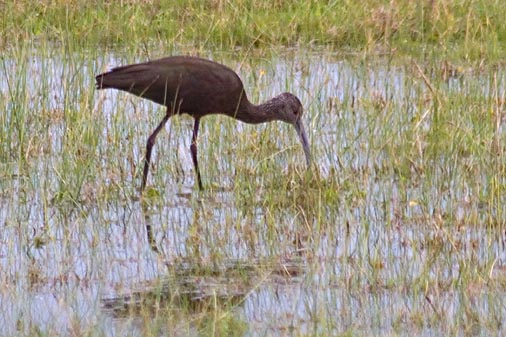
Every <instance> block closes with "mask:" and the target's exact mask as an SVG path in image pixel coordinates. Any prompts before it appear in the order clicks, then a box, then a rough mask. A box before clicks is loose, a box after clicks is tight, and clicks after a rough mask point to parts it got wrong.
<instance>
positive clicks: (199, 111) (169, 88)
mask: <svg viewBox="0 0 506 337" xmlns="http://www.w3.org/2000/svg"><path fill="white" fill-rule="evenodd" d="M97 85H98V86H99V87H100V88H101V89H106V88H114V89H119V90H123V91H126V92H129V93H132V94H134V95H137V96H139V97H143V98H146V99H149V100H151V101H153V102H155V103H158V104H161V105H164V106H166V107H168V108H170V112H171V113H172V114H174V113H176V114H177V113H187V114H190V115H191V116H193V117H196V118H200V117H202V116H204V115H208V114H213V113H220V114H225V115H229V116H234V115H235V112H236V111H237V110H238V108H239V107H240V105H241V104H244V102H246V101H247V99H246V94H245V93H244V88H243V85H242V82H241V79H240V78H239V76H237V74H236V73H235V72H233V71H232V70H231V69H230V68H228V67H226V66H224V65H222V64H219V63H216V62H212V61H209V60H205V59H200V58H195V57H187V56H173V57H166V58H163V59H159V60H155V61H151V62H146V63H140V64H133V65H128V66H123V67H117V68H114V69H112V70H111V71H110V72H108V73H105V74H102V75H99V77H97ZM154 88H157V90H152V89H154ZM174 102H175V104H174Z"/></svg>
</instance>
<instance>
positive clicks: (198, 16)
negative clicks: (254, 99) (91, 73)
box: [0, 0, 506, 61]
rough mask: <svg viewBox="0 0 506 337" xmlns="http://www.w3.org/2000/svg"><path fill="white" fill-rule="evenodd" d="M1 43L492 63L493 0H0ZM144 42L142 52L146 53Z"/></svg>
mask: <svg viewBox="0 0 506 337" xmlns="http://www.w3.org/2000/svg"><path fill="white" fill-rule="evenodd" d="M0 9H1V12H2V13H3V14H2V20H0V32H1V34H0V43H1V44H2V45H3V46H4V48H5V46H9V45H16V44H18V43H19V41H24V40H27V39H28V40H33V41H41V40H43V41H47V40H50V41H54V42H55V43H63V44H67V43H75V41H79V42H78V43H79V44H80V45H81V46H83V47H85V48H92V49H95V48H97V46H104V47H107V48H118V47H120V46H124V47H128V48H139V49H141V50H144V51H146V52H147V51H149V49H150V48H147V47H146V46H153V45H160V44H162V45H164V46H169V48H171V47H174V46H194V47H196V48H198V49H200V50H205V49H209V48H212V49H222V50H232V49H234V48H236V47H242V48H246V49H250V48H271V47H281V46H287V47H297V46H308V45H311V46H325V47H326V48H329V49H334V50H340V51H348V52H379V53H396V54H398V53H401V54H409V55H412V54H415V55H432V54H434V53H435V54H436V55H440V56H444V57H446V58H449V59H457V58H459V59H467V60H478V61H479V60H482V59H492V60H499V59H501V58H502V57H503V55H504V51H505V50H504V45H505V42H506V23H505V22H504V20H503V18H502V14H501V13H504V12H505V10H506V5H505V4H504V3H503V2H501V1H478V0H470V1H448V0H437V1H429V2H424V1H408V0H403V1H395V2H394V1H379V0H370V1H367V2H365V3H364V2H356V1H343V0H342V1H302V0H300V1H299V0H298V1H255V2H251V1H220V0H214V1H211V0H209V1H204V0H200V1H114V2H103V1H86V2H83V1H36V2H35V3H34V2H31V1H16V2H10V1H5V2H3V3H2V4H0ZM146 48H147V49H148V50H146Z"/></svg>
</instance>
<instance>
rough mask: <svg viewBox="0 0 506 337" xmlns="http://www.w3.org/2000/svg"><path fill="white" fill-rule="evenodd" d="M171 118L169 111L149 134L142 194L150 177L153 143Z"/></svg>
mask: <svg viewBox="0 0 506 337" xmlns="http://www.w3.org/2000/svg"><path fill="white" fill-rule="evenodd" d="M169 118H170V114H169V111H167V114H166V115H165V117H163V119H162V121H161V122H160V124H158V126H157V127H156V129H155V131H153V133H152V134H151V135H150V136H149V138H148V142H147V143H146V157H145V159H144V172H143V174H142V186H141V194H142V191H144V187H146V180H147V179H148V172H149V162H150V161H151V150H152V149H153V145H155V140H156V136H157V135H158V133H159V132H160V130H161V129H163V127H164V125H165V123H167V121H168V120H169Z"/></svg>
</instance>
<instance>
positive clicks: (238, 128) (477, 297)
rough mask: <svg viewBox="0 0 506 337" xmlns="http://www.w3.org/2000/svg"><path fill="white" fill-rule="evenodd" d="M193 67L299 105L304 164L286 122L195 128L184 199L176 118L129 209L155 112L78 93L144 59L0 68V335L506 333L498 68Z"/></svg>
mask: <svg viewBox="0 0 506 337" xmlns="http://www.w3.org/2000/svg"><path fill="white" fill-rule="evenodd" d="M201 56H204V57H208V58H212V59H214V60H217V61H219V62H222V63H225V64H227V65H228V66H229V67H231V68H232V69H234V70H235V71H237V72H238V73H239V75H240V77H241V78H242V80H243V82H244V85H245V88H246V92H247V93H248V96H249V98H250V100H251V101H254V102H260V101H264V100H266V99H268V98H270V97H272V96H274V95H275V94H278V93H280V92H284V91H290V92H293V93H295V94H296V95H297V96H298V97H299V98H300V99H301V101H302V103H303V106H304V107H305V113H304V117H303V118H304V123H305V124H306V130H307V132H308V135H309V138H310V142H311V148H312V152H313V157H314V163H313V167H312V168H311V169H310V170H309V171H306V168H305V161H304V154H303V152H302V149H301V147H300V144H299V143H298V139H297V137H296V133H295V131H294V130H293V129H292V128H291V127H290V126H289V125H282V123H281V122H272V123H269V124H262V125H246V124H241V123H239V122H236V121H234V120H232V119H231V118H228V117H225V116H219V115H217V116H209V117H206V118H204V119H203V120H202V126H201V127H202V131H201V134H200V135H199V161H200V165H201V172H202V174H203V180H204V185H205V190H204V191H202V192H199V191H198V188H196V186H195V181H194V173H193V167H192V162H191V157H190V152H189V145H190V139H191V130H192V123H193V120H192V119H191V118H190V117H188V116H176V117H173V118H172V119H171V120H170V121H169V124H168V125H167V127H166V130H165V131H166V132H163V133H162V134H161V135H160V136H159V137H158V139H157V143H156V145H155V153H154V158H153V168H152V170H151V173H150V177H149V179H148V185H149V187H148V191H147V193H146V197H145V198H144V199H147V201H146V200H139V198H138V195H139V192H138V187H139V186H140V168H141V167H142V159H143V155H144V148H145V142H146V140H147V137H148V136H149V134H150V132H151V131H152V129H154V127H156V125H157V123H158V122H159V121H160V120H161V118H162V117H163V114H164V110H163V108H162V107H159V106H156V105H155V104H152V103H150V102H147V101H144V100H141V99H138V98H135V97H133V96H131V95H128V94H126V93H120V92H117V91H112V90H109V91H96V90H95V89H94V83H93V81H94V75H96V74H98V73H100V72H102V71H104V70H106V69H108V68H110V67H112V66H115V65H121V64H126V63H131V62H137V61H143V60H145V58H143V57H140V56H138V57H136V58H134V57H128V56H125V55H124V54H114V53H104V54H103V55H98V56H96V57H94V58H93V59H90V58H89V57H83V56H74V55H65V56H62V55H60V54H59V53H58V52H57V51H54V52H46V53H43V55H40V54H39V53H38V52H37V51H30V52H27V53H26V54H24V55H23V57H22V58H19V57H18V58H14V57H8V56H7V55H6V56H4V57H3V59H2V65H1V67H0V78H2V79H3V80H2V81H0V93H1V97H0V102H1V107H2V112H1V113H2V114H3V117H2V122H3V125H2V126H1V128H2V131H1V135H2V138H3V139H2V143H3V145H2V160H3V163H2V164H0V165H1V166H0V167H1V168H2V169H1V171H2V172H1V173H0V177H1V182H0V226H1V228H2V230H1V231H0V312H1V315H0V334H1V335H5V336H13V335H33V334H34V333H36V332H37V333H40V334H42V335H92V336H95V335H105V336H144V335H160V336H182V335H191V336H193V335H206V336H207V335H213V334H218V335H220V334H221V335H224V334H227V335H234V336H239V335H241V336H242V335H244V336H271V335H272V336H301V335H304V336H307V335H318V336H320V335H321V336H325V335H339V334H346V333H350V335H413V334H415V335H422V336H440V335H448V334H451V335H484V336H485V335H502V334H503V333H504V332H505V331H504V330H505V328H504V326H503V322H504V321H505V319H506V303H505V300H504V298H505V297H504V295H505V293H504V290H505V285H506V283H505V282H506V278H505V275H504V267H505V263H506V248H505V244H504V243H505V239H506V237H505V235H506V232H505V230H504V229H505V226H504V224H505V221H506V209H505V206H504V201H505V197H506V188H505V186H506V181H505V178H504V175H503V174H501V173H504V167H506V165H505V164H506V159H505V157H504V154H503V153H502V151H503V147H502V145H500V144H501V143H504V142H503V141H504V139H505V131H504V125H503V123H504V122H503V118H502V115H503V113H504V111H503V101H502V99H503V98H504V96H505V94H506V89H505V83H506V74H505V72H504V71H502V70H501V69H497V68H494V67H490V68H485V69H475V68H472V67H469V68H466V67H464V68H461V67H457V66H455V67H454V68H452V69H449V70H448V68H449V67H450V68H451V65H448V64H447V63H445V62H444V61H441V60H436V61H435V60H429V61H428V60H418V61H412V60H405V59H395V58H391V57H384V56H383V57H380V56H378V57H374V58H363V57H359V56H343V55H336V54H333V53H328V52H315V51H303V52H301V51H297V52H295V51H283V52H279V53H277V54H274V55H269V56H262V55H252V56H249V57H247V58H246V57H244V58H240V59H238V58H236V57H234V55H233V54H220V53H210V54H209V55H201ZM494 144H495V145H494ZM497 144H499V145H497ZM488 145H490V146H489V147H487V146H488ZM494 151H496V152H494ZM147 225H149V226H150V227H151V230H152V231H153V236H154V240H155V242H156V245H157V247H158V249H159V252H158V253H157V252H154V251H153V250H152V248H151V247H150V244H149V243H148V240H147V233H146V226H147ZM183 295H185V296H186V297H184V300H181V297H182V296H183ZM147 297H154V298H155V300H153V301H152V302H149V301H148V302H143V299H145V298H147ZM162 299H163V300H162ZM176 299H177V300H176ZM194 301H198V302H199V303H201V305H200V306H197V307H196V308H194V307H193V305H190V304H189V303H193V302H194ZM181 302H184V303H183V304H181ZM190 307H191V309H190ZM162 309H163V310H162ZM216 313H218V314H216ZM203 317H204V318H203ZM212 329H218V330H216V331H218V332H216V331H215V332H214V333H213V332H212V331H214V330H212ZM219 329H225V330H219ZM220 331H221V332H220ZM224 331H225V332H224Z"/></svg>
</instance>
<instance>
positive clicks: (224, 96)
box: [95, 56, 311, 191]
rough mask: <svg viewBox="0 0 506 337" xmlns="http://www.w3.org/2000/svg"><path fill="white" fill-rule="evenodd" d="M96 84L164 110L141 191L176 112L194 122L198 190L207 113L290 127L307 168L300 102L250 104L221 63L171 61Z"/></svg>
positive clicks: (107, 76)
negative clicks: (202, 121)
mask: <svg viewBox="0 0 506 337" xmlns="http://www.w3.org/2000/svg"><path fill="white" fill-rule="evenodd" d="M95 79H96V86H97V89H107V88H113V89H119V90H123V91H126V92H129V93H132V94H134V95H136V96H139V97H143V98H147V99H149V100H151V101H153V102H156V103H158V104H161V105H164V106H166V107H167V113H166V115H165V117H164V118H163V120H162V121H161V122H160V124H159V125H158V126H157V127H156V129H155V130H154V131H153V133H152V134H151V135H150V136H149V138H148V142H147V144H146V158H145V162H144V172H143V177H142V186H141V191H142V190H144V187H145V186H146V179H147V176H148V171H149V162H150V159H151V150H152V148H153V145H154V144H155V140H156V136H157V134H158V133H159V132H160V130H161V129H162V128H163V126H164V125H165V123H166V122H167V120H168V119H169V118H170V117H171V116H172V115H174V114H179V113H187V114H189V115H191V116H192V117H193V118H195V124H194V129H193V137H192V144H191V154H192V160H193V165H194V167H195V171H196V174H197V180H198V184H199V188H200V189H202V180H201V178H200V171H199V167H198V161H197V135H198V130H199V122H200V118H201V117H203V116H205V115H208V114H215V113H216V114H224V115H227V116H230V117H232V118H235V119H238V120H240V121H242V122H245V123H251V124H257V123H263V122H270V121H273V120H281V121H283V122H286V123H290V124H292V125H293V126H294V127H295V129H296V131H297V134H298V135H299V137H300V140H301V143H302V146H303V149H304V153H305V155H306V162H307V164H308V166H309V164H310V161H311V155H310V150H309V142H308V140H307V137H306V133H305V131H304V126H303V124H302V119H301V118H302V112H303V108H302V104H301V103H300V101H299V99H298V98H297V97H296V96H294V95H292V94H290V93H283V94H281V95H279V96H276V97H274V98H273V99H271V100H269V101H267V102H265V103H263V104H260V105H254V104H251V103H250V102H249V101H248V98H247V96H246V93H245V91H244V87H243V84H242V82H241V79H240V78H239V76H238V75H237V74H236V73H235V72H234V71H233V70H231V69H230V68H228V67H226V66H224V65H222V64H219V63H216V62H213V61H209V60H205V59H201V58H197V57H189V56H173V57H166V58H162V59H159V60H154V61H150V62H146V63H139V64H132V65H127V66H123V67H117V68H113V69H112V70H111V71H109V72H106V73H103V74H100V75H97V76H96V78H95Z"/></svg>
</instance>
